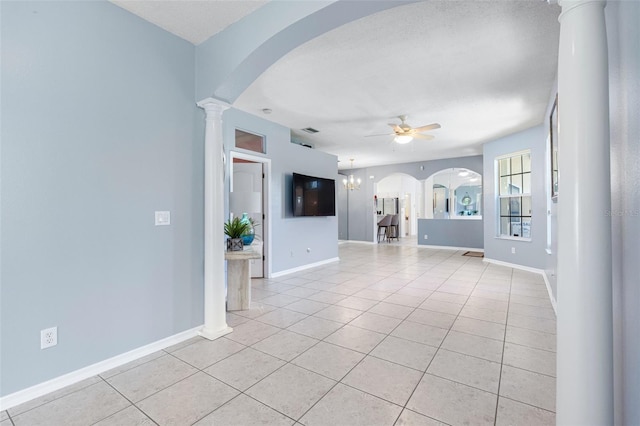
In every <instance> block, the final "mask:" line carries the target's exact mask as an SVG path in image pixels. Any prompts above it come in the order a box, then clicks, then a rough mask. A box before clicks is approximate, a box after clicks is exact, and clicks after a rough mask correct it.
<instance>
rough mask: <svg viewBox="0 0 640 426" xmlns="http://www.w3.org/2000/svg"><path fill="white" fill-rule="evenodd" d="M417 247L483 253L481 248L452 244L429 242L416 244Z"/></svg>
mask: <svg viewBox="0 0 640 426" xmlns="http://www.w3.org/2000/svg"><path fill="white" fill-rule="evenodd" d="M418 248H428V249H436V250H454V251H457V250H464V251H479V252H480V253H484V249H483V248H473V247H454V246H434V245H429V244H418Z"/></svg>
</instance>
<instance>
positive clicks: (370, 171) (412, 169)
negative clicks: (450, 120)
mask: <svg viewBox="0 0 640 426" xmlns="http://www.w3.org/2000/svg"><path fill="white" fill-rule="evenodd" d="M452 167H462V168H466V169H469V170H473V171H474V172H477V173H480V174H482V156H481V155H476V156H471V157H458V158H445V159H442V160H430V161H417V162H414V163H402V164H390V165H386V166H376V167H367V168H362V169H353V171H351V170H350V171H349V173H351V172H353V174H354V175H356V176H358V177H360V178H361V179H362V185H361V188H360V190H358V191H349V203H348V204H349V239H350V240H355V241H374V238H375V231H374V221H375V219H376V217H375V215H374V211H375V210H374V200H373V196H374V183H377V182H379V181H380V180H382V179H384V178H385V177H387V176H390V175H392V174H394V173H404V174H408V175H410V176H413V177H414V178H416V179H418V180H424V179H427V178H428V177H429V176H431V175H432V174H434V173H436V172H439V171H440V170H444V169H450V168H452ZM370 176H374V179H370V178H369V177H370Z"/></svg>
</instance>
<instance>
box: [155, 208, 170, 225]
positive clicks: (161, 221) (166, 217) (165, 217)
mask: <svg viewBox="0 0 640 426" xmlns="http://www.w3.org/2000/svg"><path fill="white" fill-rule="evenodd" d="M161 225H171V212H168V211H163V212H156V226H161Z"/></svg>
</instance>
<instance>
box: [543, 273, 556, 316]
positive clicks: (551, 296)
mask: <svg viewBox="0 0 640 426" xmlns="http://www.w3.org/2000/svg"><path fill="white" fill-rule="evenodd" d="M542 278H544V284H545V285H546V286H547V293H549V300H550V301H551V306H552V307H553V312H554V313H555V314H556V317H557V316H558V309H557V307H556V303H557V302H556V299H555V297H553V291H551V282H549V278H548V277H547V271H543V272H542Z"/></svg>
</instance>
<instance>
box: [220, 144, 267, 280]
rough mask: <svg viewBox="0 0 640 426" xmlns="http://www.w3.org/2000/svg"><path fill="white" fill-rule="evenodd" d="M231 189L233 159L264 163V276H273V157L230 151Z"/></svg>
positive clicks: (231, 184) (230, 183)
mask: <svg viewBox="0 0 640 426" xmlns="http://www.w3.org/2000/svg"><path fill="white" fill-rule="evenodd" d="M229 157H230V160H229V190H231V188H233V160H234V159H235V158H238V159H241V160H247V161H253V162H255V163H262V165H263V172H264V179H263V180H262V211H263V213H264V217H265V219H264V220H263V221H262V240H263V246H262V250H263V254H264V259H265V261H264V268H265V271H264V277H265V278H271V203H270V198H269V194H271V159H270V158H266V157H261V156H259V155H253V154H247V153H245V152H239V151H233V150H230V151H229Z"/></svg>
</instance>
